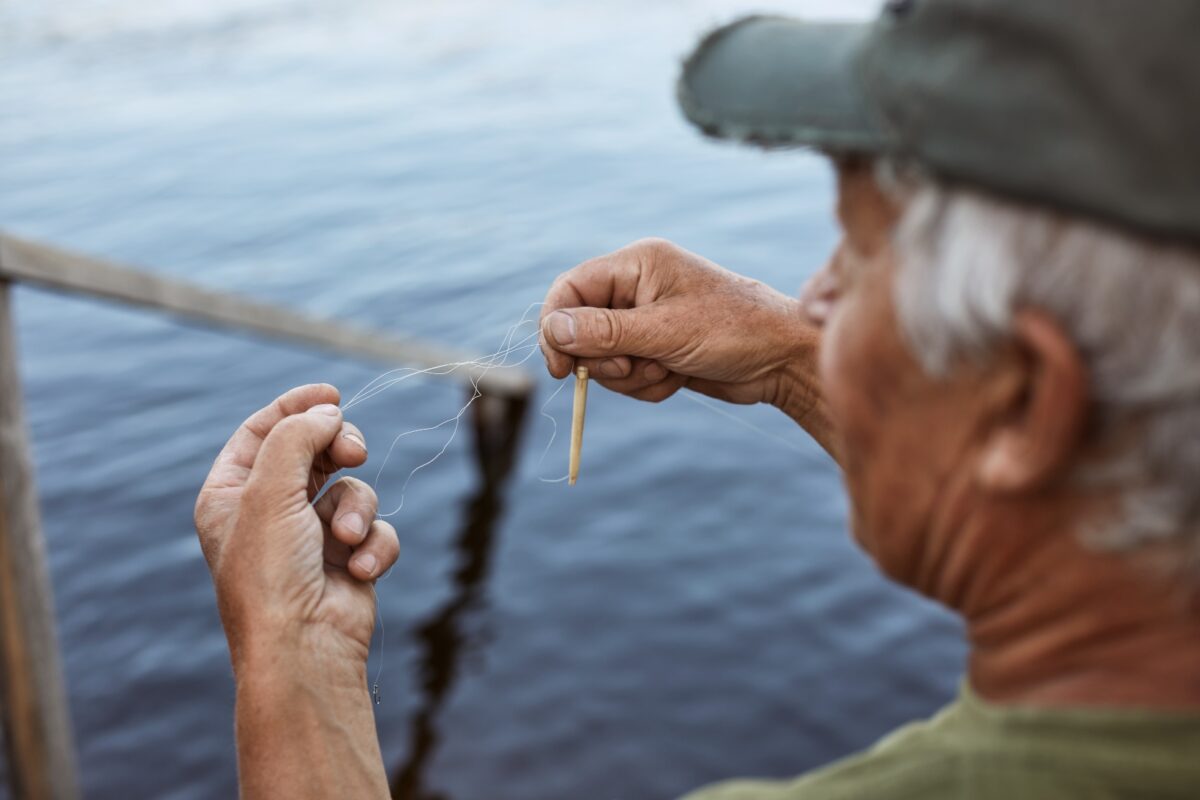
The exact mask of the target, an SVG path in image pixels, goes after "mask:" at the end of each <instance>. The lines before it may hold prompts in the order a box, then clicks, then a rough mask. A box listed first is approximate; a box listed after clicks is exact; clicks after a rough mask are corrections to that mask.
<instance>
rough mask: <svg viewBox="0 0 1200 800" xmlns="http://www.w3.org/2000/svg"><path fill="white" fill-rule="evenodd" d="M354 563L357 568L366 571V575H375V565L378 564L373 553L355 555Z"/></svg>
mask: <svg viewBox="0 0 1200 800" xmlns="http://www.w3.org/2000/svg"><path fill="white" fill-rule="evenodd" d="M354 563H355V564H357V565H358V568H359V569H361V570H362V571H363V572H365V573H367V575H368V576H374V575H375V567H376V566H378V565H379V560H378V559H376V558H375V555H374V554H373V553H363V554H362V555H361V556H356V557H355V559H354Z"/></svg>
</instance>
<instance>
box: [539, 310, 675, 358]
mask: <svg viewBox="0 0 1200 800" xmlns="http://www.w3.org/2000/svg"><path fill="white" fill-rule="evenodd" d="M653 330H654V328H653V327H652V326H651V325H650V324H649V320H648V318H647V315H646V308H644V307H643V308H640V309H636V308H635V309H628V310H619V309H612V308H589V307H581V308H566V309H560V310H559V311H555V312H554V313H552V314H549V315H547V316H546V319H545V320H543V322H542V335H543V336H544V337H545V338H546V341H547V342H548V343H550V344H551V345H552V346H553V347H554V349H556V350H560V351H562V352H564V353H567V354H569V355H573V356H582V357H583V358H598V357H600V356H618V355H622V356H644V357H646V358H656V357H657V356H658V355H659V353H658V351H659V350H661V349H663V348H662V347H661V345H660V344H659V343H656V342H655V341H654V336H653Z"/></svg>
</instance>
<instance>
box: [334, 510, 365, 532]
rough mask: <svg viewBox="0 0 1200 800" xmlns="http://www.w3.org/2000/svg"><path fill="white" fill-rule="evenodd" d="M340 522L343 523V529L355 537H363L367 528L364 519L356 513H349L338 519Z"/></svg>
mask: <svg viewBox="0 0 1200 800" xmlns="http://www.w3.org/2000/svg"><path fill="white" fill-rule="evenodd" d="M338 522H340V523H342V527H343V528H345V529H346V530H348V531H350V532H351V533H353V534H354V535H355V536H358V537H361V536H362V535H363V532H364V531H365V530H366V529H367V526H366V525H364V524H363V518H362V517H361V516H359V515H358V514H357V513H356V512H354V511H347V512H346V513H345V514H342V516H340V517H338Z"/></svg>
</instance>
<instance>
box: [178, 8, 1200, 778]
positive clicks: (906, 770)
mask: <svg viewBox="0 0 1200 800" xmlns="http://www.w3.org/2000/svg"><path fill="white" fill-rule="evenodd" d="M1197 30H1200V5H1197V4H1194V3H1192V2H1186V1H1185V0H1157V2H1155V3H1152V4H1142V5H1139V4H1133V3H1122V2H1103V1H1102V0H1090V1H1089V2H1084V1H1083V0H1079V1H1077V2H1055V3H1050V2H1045V1H1044V0H1003V1H1002V0H995V1H994V2H988V1H987V0H925V2H922V0H916V1H915V2H891V3H889V4H887V6H886V7H885V9H884V11H883V14H882V16H881V18H880V19H879V20H878V21H877V22H876V23H875V24H873V25H871V26H842V25H828V24H802V23H798V22H793V21H788V20H783V19H775V18H752V19H749V20H743V21H741V22H739V23H736V24H734V25H731V26H728V27H726V28H724V29H722V30H720V31H718V32H716V33H715V34H713V35H712V36H710V37H709V38H708V39H706V40H705V42H704V43H702V45H701V46H700V48H699V49H698V50H697V52H696V53H695V54H694V55H693V56H692V57H691V58H690V59H689V61H688V62H687V64H686V67H685V71H684V76H683V79H682V81H681V83H680V99H681V103H682V105H683V108H684V110H685V112H686V114H687V115H688V116H689V118H690V119H692V120H693V121H694V122H696V123H697V124H698V125H700V126H701V127H702V128H703V129H704V130H705V131H707V132H709V133H711V134H714V135H719V136H727V137H732V138H738V139H743V140H747V141H752V142H755V143H761V144H767V145H806V146H810V147H813V148H817V149H819V150H821V151H823V152H825V153H827V154H829V155H830V156H831V157H832V159H833V163H834V165H835V168H836V172H837V184H838V200H837V217H838V220H839V222H840V223H841V227H842V230H843V234H844V236H843V239H842V241H841V243H840V244H839V246H838V248H837V250H836V252H835V253H834V254H833V256H832V258H831V259H830V260H829V262H828V264H827V265H826V266H825V268H824V269H823V270H821V271H820V272H819V273H818V274H817V275H816V276H815V277H814V278H813V279H811V280H810V281H809V283H808V285H807V286H806V288H805V290H804V291H803V293H802V295H801V297H800V298H799V299H793V298H789V297H786V296H784V295H782V294H779V293H777V292H775V291H773V290H772V289H769V288H767V287H765V286H763V285H762V284H759V283H757V282H755V281H751V280H748V279H746V278H742V277H740V276H738V275H736V274H734V273H732V272H728V271H726V270H724V269H722V268H720V267H718V266H716V265H715V264H712V263H710V262H708V261H705V260H704V259H702V258H700V257H699V256H696V255H693V254H691V253H688V252H685V251H683V250H681V249H679V248H678V247H675V246H674V245H672V244H670V243H668V242H662V241H644V242H639V243H636V244H634V245H631V246H630V247H627V248H625V249H623V250H620V251H617V252H616V253H613V254H611V255H608V256H604V257H601V258H598V259H595V260H593V261H589V262H587V263H585V264H582V265H581V266H578V267H576V268H575V269H573V270H571V271H569V272H567V273H565V274H564V275H563V276H561V277H560V278H559V279H558V280H557V281H556V282H555V284H554V285H553V287H552V288H551V289H550V292H549V295H548V297H547V302H546V306H545V310H544V314H543V319H542V337H543V350H544V353H545V356H546V361H547V364H548V367H549V370H550V372H551V374H553V375H555V376H556V377H560V378H561V377H565V376H567V375H568V374H569V373H570V372H571V370H572V368H573V366H574V365H576V364H579V363H582V364H586V365H588V366H589V368H590V369H591V371H592V374H593V375H595V376H597V378H598V379H599V380H600V382H601V383H602V384H604V385H605V386H607V387H608V388H609V389H612V390H614V391H617V392H621V393H624V394H627V395H630V396H633V397H636V398H640V399H643V400H649V401H658V400H662V399H664V398H666V397H668V396H670V395H671V394H673V393H674V392H676V391H678V390H680V389H683V388H686V389H689V390H692V391H697V392H702V393H704V394H707V395H710V396H712V397H716V398H719V399H722V400H727V401H730V402H734V403H760V402H761V403H771V404H773V405H775V406H777V407H779V408H780V409H781V410H783V411H784V412H785V413H786V414H788V415H789V416H790V417H792V418H793V419H794V420H795V421H796V422H797V423H798V424H799V425H801V426H802V427H803V428H804V429H805V430H807V431H808V432H809V433H810V434H811V435H812V436H813V437H814V438H815V439H816V440H817V441H818V442H819V443H820V444H821V445H822V446H824V448H825V449H826V450H827V451H828V452H829V453H830V455H831V456H833V458H834V459H836V461H837V462H838V464H839V465H840V466H841V468H842V470H843V472H844V475H845V480H846V485H847V488H848V490H849V493H850V498H851V501H852V503H851V505H852V512H853V513H852V516H853V519H852V527H853V532H854V535H855V538H856V539H857V540H858V542H859V543H860V544H861V545H862V547H863V548H864V549H865V550H866V551H867V552H868V553H869V554H870V555H871V556H872V558H873V559H874V560H875V561H876V562H877V563H878V565H879V567H880V568H881V569H882V570H883V572H884V573H886V574H887V575H888V576H889V577H891V578H892V579H894V580H896V581H898V582H900V583H902V584H904V585H906V586H909V587H912V588H913V589H915V590H916V591H919V592H921V593H922V594H925V595H927V596H928V597H931V598H934V599H936V600H938V601H940V602H942V603H944V604H945V605H947V606H949V607H950V608H952V609H954V610H956V611H957V612H958V613H960V614H961V615H962V617H963V618H964V620H965V621H966V624H967V631H968V636H969V640H970V645H971V655H970V660H969V664H968V670H967V676H966V680H965V681H964V683H963V688H962V691H961V696H960V697H959V698H958V699H957V700H956V701H955V702H954V703H952V704H951V705H950V706H949V707H948V708H946V709H945V710H943V711H942V712H941V713H939V714H938V715H937V716H935V717H934V718H932V719H931V720H929V721H926V722H921V723H916V724H913V725H911V726H909V727H906V728H904V729H902V730H901V731H898V732H896V733H895V734H893V735H892V736H889V737H888V738H886V739H884V740H883V741H882V742H880V743H879V744H878V745H876V746H875V747H874V748H872V749H871V750H869V751H867V752H866V753H864V754H862V755H859V756H856V757H852V758H850V759H847V760H845V761H842V762H839V763H837V764H835V765H832V766H830V767H827V768H825V769H822V770H819V771H817V772H815V773H811V774H809V775H806V776H802V777H800V778H798V779H795V780H791V781H765V780H760V781H755V780H747V781H733V782H730V783H726V784H721V785H718V786H715V787H711V788H708V789H705V790H701V791H700V792H699V793H697V794H694V795H690V796H689V797H690V798H694V799H695V800H701V799H703V800H735V799H742V798H744V799H745V800H752V799H761V800H768V799H769V798H776V799H777V800H783V799H784V798H796V799H797V800H799V799H802V798H803V799H807V798H907V797H921V798H950V797H955V798H957V797H995V798H1098V797H1112V798H1117V797H1120V798H1143V797H1154V798H1195V797H1200V607H1198V604H1197V602H1196V594H1195V587H1196V581H1197V580H1198V579H1200V573H1198V571H1200V491H1197V488H1198V487H1197V486H1196V483H1197V480H1198V477H1200V249H1198V247H1197V243H1200V146H1198V144H1197V143H1200V111H1198V110H1197V109H1198V108H1200V105H1198V103H1197V101H1198V100H1200V68H1197V64H1196V58H1195V56H1194V52H1195V50H1194V46H1193V43H1192V41H1191V37H1192V36H1193V34H1194V32H1195V31H1197ZM336 400H337V396H336V392H335V391H334V390H333V389H332V388H330V387H306V388H303V389H299V390H295V391H293V392H291V393H289V394H287V395H285V396H284V397H282V398H280V400H278V401H277V402H276V403H275V405H273V406H271V407H269V408H267V409H265V410H264V411H262V412H260V413H259V414H258V415H256V416H255V417H252V418H251V420H249V421H248V422H247V425H246V426H245V427H244V428H243V429H242V430H241V431H239V432H238V433H237V434H236V435H235V436H234V439H233V440H232V441H231V443H230V445H229V447H228V448H227V450H226V452H225V454H224V455H223V456H222V457H221V458H219V459H218V462H217V465H216V467H215V468H214V473H213V476H212V478H210V481H209V483H208V484H207V485H206V487H205V489H204V491H203V493H202V494H201V498H200V501H199V504H198V510H197V524H198V528H199V531H200V535H201V539H202V541H203V543H204V545H205V553H206V555H207V556H208V558H209V561H210V564H211V565H212V567H213V572H214V576H215V579H216V585H217V592H218V598H219V601H220V606H221V611H222V618H223V619H224V621H225V625H226V629H227V632H228V634H229V639H230V648H231V651H232V653H233V661H234V665H235V670H236V674H237V677H238V708H237V719H238V747H239V753H240V756H241V770H242V780H243V787H244V792H245V794H246V796H247V797H267V796H280V797H284V796H286V797H384V796H386V792H387V787H386V785H385V782H384V777H383V772H382V770H381V769H380V766H379V754H378V747H377V744H376V743H375V738H374V732H373V727H372V721H371V716H370V704H369V698H368V695H367V692H366V689H365V677H364V674H363V668H364V658H365V654H366V648H367V644H368V641H369V635H370V630H371V619H372V611H373V603H372V595H371V591H370V588H369V584H368V581H370V580H372V579H373V578H374V577H375V576H376V575H378V574H379V573H380V572H381V571H382V570H383V569H386V568H387V566H388V565H389V564H390V563H391V562H392V561H393V560H394V559H395V557H396V552H397V546H396V538H395V533H394V532H393V531H392V530H391V528H390V527H388V526H387V525H386V524H385V523H381V522H375V523H374V524H369V521H370V520H371V519H372V518H373V516H374V511H375V499H374V496H373V495H372V494H371V493H370V492H369V491H368V490H366V489H365V488H364V487H362V485H361V484H357V483H354V482H352V481H348V480H345V479H343V480H342V481H339V482H338V483H335V484H334V485H333V487H332V488H331V490H330V491H329V492H328V493H327V494H326V495H324V497H323V498H322V499H321V500H318V501H317V503H316V504H315V506H313V505H310V503H309V501H310V499H311V496H312V489H313V487H314V486H315V482H314V481H313V471H314V469H315V470H318V471H325V470H329V469H332V468H335V467H338V466H347V465H354V464H358V463H361V461H362V460H363V459H364V458H365V455H366V453H365V449H364V445H363V442H362V439H361V436H360V435H359V434H358V432H357V431H356V430H355V429H354V428H352V427H351V426H349V424H348V423H345V422H343V421H342V419H341V416H340V414H339V413H338V409H337V408H336V407H335V406H334V405H333V403H335V402H336ZM301 412H303V413H301ZM314 465H315V467H314ZM322 549H324V558H322ZM697 735H703V732H702V731H698V732H697ZM595 794H596V796H600V795H603V787H596V792H595Z"/></svg>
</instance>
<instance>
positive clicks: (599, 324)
mask: <svg viewBox="0 0 1200 800" xmlns="http://www.w3.org/2000/svg"><path fill="white" fill-rule="evenodd" d="M591 334H592V336H591V338H592V341H593V343H594V344H595V345H596V346H597V347H600V348H602V349H604V350H612V349H614V348H616V347H617V345H618V344H620V342H621V318H620V317H619V316H617V315H616V314H615V313H614V312H613V311H611V310H610V309H607V308H605V309H601V310H600V313H598V314H596V315H595V317H594V322H593V327H592V331H591Z"/></svg>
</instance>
